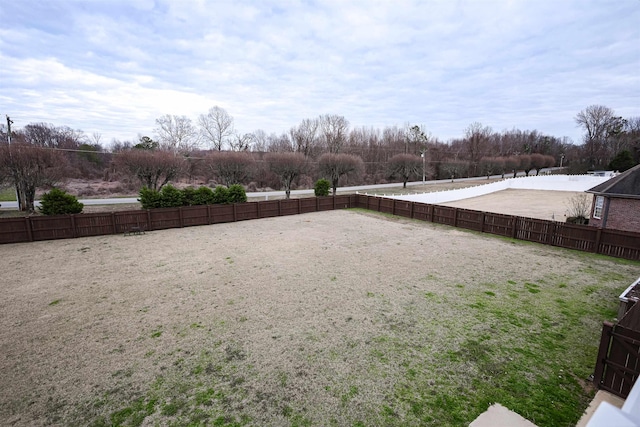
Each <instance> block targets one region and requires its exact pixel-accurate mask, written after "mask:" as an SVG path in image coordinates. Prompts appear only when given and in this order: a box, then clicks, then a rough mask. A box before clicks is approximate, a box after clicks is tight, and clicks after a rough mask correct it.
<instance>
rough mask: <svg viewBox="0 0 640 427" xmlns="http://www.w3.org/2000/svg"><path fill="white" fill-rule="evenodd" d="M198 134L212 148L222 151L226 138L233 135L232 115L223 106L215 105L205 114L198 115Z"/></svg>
mask: <svg viewBox="0 0 640 427" xmlns="http://www.w3.org/2000/svg"><path fill="white" fill-rule="evenodd" d="M198 125H199V126H200V134H201V135H202V138H203V139H204V140H205V141H207V142H208V143H209V144H210V146H211V148H213V149H214V150H218V151H222V148H223V147H224V146H225V144H226V143H227V141H228V139H229V138H231V136H232V135H233V117H231V116H230V115H229V113H227V111H226V110H225V109H224V108H220V107H218V106H217V105H216V106H214V107H212V108H210V109H209V111H208V112H207V114H200V116H199V117H198Z"/></svg>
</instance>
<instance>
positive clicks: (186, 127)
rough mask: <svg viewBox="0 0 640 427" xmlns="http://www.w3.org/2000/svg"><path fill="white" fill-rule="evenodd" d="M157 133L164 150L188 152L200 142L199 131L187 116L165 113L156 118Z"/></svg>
mask: <svg viewBox="0 0 640 427" xmlns="http://www.w3.org/2000/svg"><path fill="white" fill-rule="evenodd" d="M156 125H157V127H156V129H155V133H156V135H157V137H158V142H159V143H160V147H161V148H162V149H163V150H170V151H173V152H182V153H188V152H191V151H193V150H195V149H196V148H197V147H198V144H199V138H198V132H197V131H196V128H195V127H194V126H193V124H192V123H191V119H190V118H188V117H187V116H173V115H170V114H165V115H164V116H162V117H159V118H157V119H156Z"/></svg>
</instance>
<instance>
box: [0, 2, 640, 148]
mask: <svg viewBox="0 0 640 427" xmlns="http://www.w3.org/2000/svg"><path fill="white" fill-rule="evenodd" d="M0 22H1V24H0V114H2V116H3V117H2V120H3V122H5V117H4V116H5V115H9V116H10V117H11V119H12V120H13V122H14V124H13V127H14V128H15V127H18V128H20V127H23V126H25V125H27V124H29V123H33V122H46V123H52V124H54V125H56V126H68V127H71V128H74V129H80V130H82V131H84V132H85V133H86V134H87V135H93V134H94V133H96V134H100V136H101V140H100V142H101V143H103V144H108V143H109V142H110V141H112V140H113V139H118V140H121V141H127V140H128V141H135V140H137V138H138V137H139V136H141V135H149V136H152V137H153V135H154V128H155V127H156V124H155V120H156V119H157V118H159V117H160V116H162V115H165V114H172V115H178V116H183V115H184V116H187V117H189V118H191V119H192V120H193V121H194V123H195V122H196V121H197V118H198V116H199V115H200V114H206V112H207V111H208V110H209V109H210V108H211V107H213V106H219V107H221V108H224V109H225V110H226V111H227V112H228V113H229V114H230V115H231V116H232V117H233V118H234V124H235V128H236V130H237V131H238V132H241V133H246V132H253V131H255V130H257V129H262V130H264V131H265V132H266V133H267V134H270V133H277V134H280V133H282V132H287V131H288V130H289V129H290V128H291V127H293V126H296V125H298V124H299V123H300V122H301V121H302V120H303V119H307V118H315V117H318V116H319V115H321V114H336V115H340V116H344V117H345V118H346V119H347V120H348V121H349V123H350V127H351V128H352V129H353V128H359V127H362V126H365V127H373V128H378V129H383V128H384V127H387V126H400V127H402V126H405V125H406V124H407V123H409V124H410V125H421V126H423V128H424V129H425V130H426V131H427V132H428V133H429V134H430V135H432V136H433V137H437V138H438V139H439V140H440V141H443V142H446V141H448V140H450V139H452V138H459V137H462V136H463V135H464V131H465V129H466V128H467V127H468V126H469V125H470V124H472V123H474V122H479V123H481V124H482V125H483V126H490V127H491V128H492V129H493V130H494V131H503V130H509V129H513V128H517V129H521V130H534V129H535V130H538V131H539V132H542V133H544V134H547V135H551V136H556V137H559V138H560V137H569V138H571V139H572V140H573V141H574V142H576V143H580V142H581V140H582V131H581V129H579V128H578V127H577V126H576V124H575V121H574V118H575V116H576V115H577V114H578V113H579V112H580V111H581V110H583V109H585V108H586V107H588V106H590V105H604V106H607V107H609V108H612V109H613V110H614V111H615V113H616V114H617V115H620V116H622V117H631V116H640V0H474V1H471V0H446V1H445V0H443V1H437V0H429V1H426V0H425V1H418V0H388V1H386V0H381V1H376V0H363V1H357V0H354V1H351V0H327V1H323V0H322V1H314V0H301V1H296V0H281V1H276V0H253V1H252V0H222V1H208V0H76V1H73V0H49V1H42V0H19V1H15V0H0Z"/></svg>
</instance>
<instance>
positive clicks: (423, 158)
mask: <svg viewBox="0 0 640 427" xmlns="http://www.w3.org/2000/svg"><path fill="white" fill-rule="evenodd" d="M425 154H426V150H422V151H421V152H420V157H422V184H425V183H426V181H427V179H426V172H425V163H426V161H427V156H425Z"/></svg>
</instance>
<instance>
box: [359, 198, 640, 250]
mask: <svg viewBox="0 0 640 427" xmlns="http://www.w3.org/2000/svg"><path fill="white" fill-rule="evenodd" d="M356 207H359V208H363V209H369V210H373V211H378V212H384V213H389V214H392V215H399V216H403V217H407V218H414V219H419V220H422V221H429V222H434V223H438V224H445V225H450V226H453V227H460V228H466V229H469V230H475V231H480V232H483V233H489V234H496V235H498V236H505V237H511V238H514V239H519V240H526V241H529V242H536V243H542V244H545V245H553V246H558V247H561V248H568V249H577V250H579V251H586V252H595V253H599V254H603V255H609V256H613V257H617V258H626V259H630V260H640V233H631V232H628V231H618V230H607V229H599V228H596V227H590V226H588V225H577V224H566V223H562V222H556V221H547V220H543V219H535V218H523V217H519V216H513V215H503V214H497V213H490V212H481V211H473V210H469V209H461V208H454V207H449V206H439V205H431V204H427V203H419V202H408V201H404V200H396V199H388V198H383V197H376V196H366V195H358V198H357V204H356Z"/></svg>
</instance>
